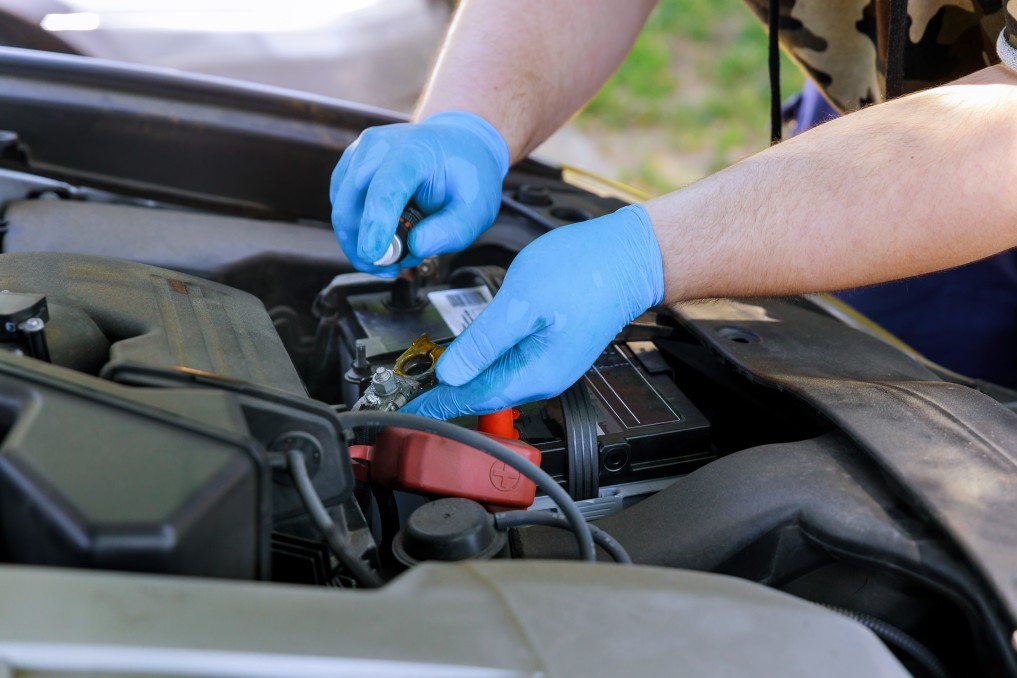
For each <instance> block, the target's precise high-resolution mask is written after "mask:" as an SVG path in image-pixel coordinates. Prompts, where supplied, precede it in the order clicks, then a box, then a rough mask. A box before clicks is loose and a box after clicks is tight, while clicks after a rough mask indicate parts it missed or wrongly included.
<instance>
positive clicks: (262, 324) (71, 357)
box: [0, 252, 306, 395]
mask: <svg viewBox="0 0 1017 678" xmlns="http://www.w3.org/2000/svg"><path fill="white" fill-rule="evenodd" d="M0 289H2V290H10V291H11V292H22V293H29V294H42V295H45V296H46V298H47V301H48V302H49V304H50V315H51V318H50V322H49V323H48V324H47V326H46V336H47V339H48V340H49V343H50V349H51V352H52V354H53V361H54V362H55V363H57V364H63V365H65V366H67V367H71V368H73V369H79V370H82V371H87V370H86V368H85V367H83V366H82V365H81V364H79V363H80V362H81V360H82V358H81V356H82V355H84V354H89V353H96V352H98V353H99V356H98V359H97V360H86V362H87V363H89V364H91V363H98V365H97V366H96V367H97V368H98V369H105V368H108V367H109V366H111V365H113V364H116V363H119V364H123V363H130V364H139V365H148V366H156V367H166V368H173V369H180V368H185V369H187V370H196V371H200V372H206V373H210V374H214V375H218V376H222V377H229V378H231V379H238V380H241V381H247V382H250V383H253V384H258V385H260V386H271V387H273V388H277V389H281V390H284V391H287V392H290V393H295V394H299V395H305V394H306V391H305V389H304V386H303V384H302V383H301V381H300V377H299V376H298V375H297V371H296V369H295V368H294V367H293V363H292V361H291V360H290V358H289V356H288V355H287V353H286V349H285V347H284V346H283V344H282V341H281V340H280V339H279V335H278V333H277V332H276V330H275V327H274V326H273V324H272V320H271V318H269V315H268V313H267V312H266V311H265V307H264V305H263V304H262V303H261V301H260V300H258V299H257V297H254V296H252V295H250V294H247V293H246V292H241V291H240V290H236V289H233V288H231V287H227V286H225V285H220V284H217V283H213V282H209V281H208V280H203V279H201V278H196V277H194V276H190V275H186V274H183V273H177V272H174V271H169V270H166V269H162V268H156V267H154V266H147V265H145V264H137V263H133V262H129V261H123V260H120V259H109V258H105V257H93V256H87V255H81V254H55V253H48V252H45V253H43V252H37V253H11V254H2V255H0Z"/></svg>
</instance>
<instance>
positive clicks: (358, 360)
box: [353, 339, 368, 367]
mask: <svg viewBox="0 0 1017 678" xmlns="http://www.w3.org/2000/svg"><path fill="white" fill-rule="evenodd" d="M356 346H357V349H356V350H357V354H356V355H355V356H354V357H353V366H354V367H367V365H368V362H367V344H365V343H364V340H363V339H357V344H356Z"/></svg>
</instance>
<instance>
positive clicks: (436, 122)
mask: <svg viewBox="0 0 1017 678" xmlns="http://www.w3.org/2000/svg"><path fill="white" fill-rule="evenodd" d="M508 164H509V151H508V146H507V145H506V144H505V140H504V139H503V138H502V137H501V134H499V133H498V131H497V130H496V129H495V128H494V127H492V126H491V124H490V123H488V122H487V121H486V120H484V119H483V118H481V117H480V116H477V115H474V114H472V113H466V112H463V111H448V112H444V113H437V114H435V115H432V116H431V117H429V118H427V119H426V120H424V121H422V122H420V123H415V124H411V123H403V124H396V125H385V126H382V127H372V128H370V129H367V130H365V131H364V133H363V134H361V135H360V138H358V139H357V140H356V141H355V142H354V143H353V144H352V145H351V146H350V147H349V148H347V149H346V152H345V153H343V155H342V158H340V159H339V164H337V165H336V168H335V170H334V171H333V172H332V184H331V187H330V188H329V197H330V198H331V200H332V228H334V229H335V233H336V237H338V238H339V245H340V247H342V248H343V251H344V252H345V253H346V256H347V257H349V259H350V262H351V263H352V264H353V266H354V267H356V268H357V269H358V270H361V271H365V272H368V273H375V274H378V275H383V276H388V277H391V276H394V275H396V274H397V273H398V272H399V269H400V266H406V267H408V266H416V265H417V264H418V263H420V260H421V259H423V258H424V257H429V256H432V255H434V254H440V253H442V252H454V251H457V250H461V249H463V248H464V247H466V246H467V245H469V244H470V243H471V242H473V240H474V239H475V238H476V237H477V236H478V235H480V234H481V233H482V232H483V231H484V229H486V228H487V227H488V226H490V225H491V223H492V222H493V221H494V218H495V217H496V216H497V214H498V207H499V206H500V205H501V184H502V180H503V179H504V178H505V173H506V172H507V171H508ZM410 198H413V199H414V200H415V201H416V203H417V206H418V207H420V209H421V211H422V212H423V213H424V215H425V216H426V218H425V219H423V220H422V221H421V222H420V224H418V225H417V226H416V227H415V228H414V229H413V230H412V231H410V235H409V240H408V242H409V248H410V255H409V257H408V258H407V259H405V260H404V261H403V262H402V263H401V265H400V264H393V265H391V266H386V267H378V266H375V265H374V264H373V263H372V262H375V261H377V260H378V259H380V258H381V256H382V255H383V254H384V253H385V250H386V249H387V248H388V245H389V243H390V242H391V241H392V236H393V235H394V234H395V231H396V224H397V223H398V221H399V215H400V214H402V211H403V209H404V208H405V207H406V203H407V202H409V200H410Z"/></svg>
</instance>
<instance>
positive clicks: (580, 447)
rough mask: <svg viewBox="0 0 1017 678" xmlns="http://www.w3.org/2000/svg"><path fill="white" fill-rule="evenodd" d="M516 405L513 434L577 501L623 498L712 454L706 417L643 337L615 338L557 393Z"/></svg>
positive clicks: (666, 480)
mask: <svg viewBox="0 0 1017 678" xmlns="http://www.w3.org/2000/svg"><path fill="white" fill-rule="evenodd" d="M519 410H520V416H519V418H518V419H517V421H516V428H517V430H518V431H519V434H520V436H519V437H520V439H521V440H525V441H526V442H528V443H529V444H531V445H533V446H534V447H536V448H537V449H538V450H540V451H541V455H542V457H541V468H543V469H544V470H545V471H547V472H548V473H550V474H551V476H552V477H555V478H556V479H558V480H559V481H560V482H562V483H563V484H564V486H565V488H566V489H567V490H568V491H569V494H571V495H572V497H573V498H574V499H576V500H580V501H582V500H593V501H594V503H597V500H604V501H602V502H600V503H602V504H611V503H624V502H625V501H627V500H629V499H631V498H633V497H636V496H639V495H644V494H649V493H652V492H654V491H656V490H659V489H660V488H661V487H662V486H663V485H666V484H667V483H669V482H670V480H671V479H673V478H675V477H677V476H679V475H683V474H685V473H689V472H690V471H692V470H694V469H696V468H698V467H699V466H702V465H703V464H705V463H707V462H709V461H711V460H712V459H715V458H716V456H717V455H716V453H715V452H714V451H713V450H712V448H711V446H710V441H709V437H710V424H709V422H708V421H707V419H706V417H705V416H703V414H702V413H701V412H700V411H699V410H698V409H697V408H696V407H695V406H694V405H693V404H692V402H691V401H690V400H689V399H688V398H687V397H686V396H685V395H684V394H683V393H682V392H681V390H680V389H679V388H678V386H677V385H676V384H675V382H674V377H673V374H672V372H671V369H670V367H669V366H668V364H667V363H666V362H665V361H664V359H663V357H662V356H661V355H660V353H659V352H658V351H657V348H656V346H655V345H654V344H653V342H652V341H650V340H640V341H615V342H614V343H612V344H611V345H610V346H608V347H607V348H606V349H605V350H604V351H603V352H602V353H601V354H600V356H599V357H598V358H597V361H596V362H595V363H594V365H593V366H592V367H591V368H590V369H589V370H588V371H587V372H586V374H585V375H583V377H582V378H581V379H580V380H579V381H578V382H576V384H574V385H573V386H572V387H571V388H570V389H569V390H567V391H566V392H565V393H563V394H562V395H561V396H559V397H557V398H552V399H549V400H546V401H541V402H536V403H530V404H528V405H523V406H522V407H520V408H519ZM538 505H539V502H538ZM616 508H620V506H617V507H616Z"/></svg>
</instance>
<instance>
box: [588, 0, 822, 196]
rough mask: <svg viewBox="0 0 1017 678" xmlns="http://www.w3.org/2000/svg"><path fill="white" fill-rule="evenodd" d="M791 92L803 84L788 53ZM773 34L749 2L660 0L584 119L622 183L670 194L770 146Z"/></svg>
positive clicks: (785, 67) (785, 82) (786, 76)
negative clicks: (769, 44) (769, 68)
mask: <svg viewBox="0 0 1017 678" xmlns="http://www.w3.org/2000/svg"><path fill="white" fill-rule="evenodd" d="M781 58H782V67H781V89H782V91H783V98H786V97H788V96H790V95H792V94H794V93H795V92H797V91H798V90H799V89H800V88H801V85H802V76H801V74H800V73H799V71H798V70H797V69H796V68H795V67H794V65H793V64H791V62H790V61H788V60H787V58H786V57H784V56H783V55H782V57H781ZM766 63H767V36H766V32H765V31H764V29H763V26H762V24H761V23H760V22H759V21H758V20H757V19H756V17H755V16H754V15H753V14H752V13H751V12H750V11H749V9H748V8H747V7H746V6H745V5H744V4H743V3H742V2H741V0H661V2H660V4H659V5H658V7H657V8H656V9H655V10H654V12H653V14H651V16H650V19H649V22H648V23H647V26H646V28H645V30H644V31H643V32H642V34H641V35H640V37H639V39H638V40H637V41H636V43H635V45H634V46H633V49H632V52H631V53H630V54H629V56H628V58H627V60H626V61H625V63H624V64H622V66H621V68H620V69H619V70H618V72H617V73H616V74H615V75H614V76H613V77H612V78H611V80H610V81H608V83H607V84H606V85H605V86H604V89H603V90H601V92H600V93H599V94H598V95H597V96H596V97H595V98H594V99H593V101H591V102H590V104H589V106H588V107H587V108H586V110H585V111H584V112H583V113H582V114H581V115H580V116H579V118H577V120H576V123H577V124H578V126H579V128H580V129H581V130H582V131H583V132H584V133H586V134H588V135H589V136H591V137H592V138H593V139H594V140H596V141H598V147H599V150H600V151H601V152H603V153H604V154H605V155H606V156H608V159H609V160H610V161H611V162H613V163H614V164H616V165H617V166H618V167H619V172H620V176H619V177H618V178H619V179H621V180H623V181H626V182H628V183H631V184H633V185H634V186H636V187H638V188H641V189H643V190H646V191H649V192H651V193H662V192H666V191H669V190H673V189H674V188H677V187H678V186H681V185H684V184H687V183H689V182H691V181H694V180H695V179H698V178H700V177H701V176H704V175H705V174H708V173H710V172H713V171H716V170H718V169H720V168H723V167H726V166H727V165H729V164H731V163H732V162H734V161H736V160H739V159H741V158H742V157H744V156H746V155H749V154H750V153H753V152H755V151H758V150H760V149H762V148H765V147H766V145H767V144H768V143H769V136H770V135H769V100H770V94H769V75H768V72H767V67H766Z"/></svg>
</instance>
